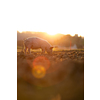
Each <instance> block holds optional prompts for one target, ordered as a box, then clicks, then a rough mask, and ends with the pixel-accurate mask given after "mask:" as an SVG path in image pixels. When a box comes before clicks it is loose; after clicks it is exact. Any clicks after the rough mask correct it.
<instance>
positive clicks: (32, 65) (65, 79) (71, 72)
mask: <svg viewBox="0 0 100 100" xmlns="http://www.w3.org/2000/svg"><path fill="white" fill-rule="evenodd" d="M17 100H84V50H62V51H53V54H52V55H48V54H47V53H45V54H41V52H32V54H31V55H29V54H27V55H24V53H20V52H17Z"/></svg>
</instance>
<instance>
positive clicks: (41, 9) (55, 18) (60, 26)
mask: <svg viewBox="0 0 100 100" xmlns="http://www.w3.org/2000/svg"><path fill="white" fill-rule="evenodd" d="M89 3H90V2H87V3H86V2H85V1H81V0H33V1H30V0H29V1H28V2H26V1H22V2H20V3H18V10H17V11H18V13H17V18H18V20H17V30H18V31H20V32H22V31H42V32H47V33H48V34H57V33H62V34H71V35H75V34H78V35H79V36H80V35H81V36H84V35H85V33H86V32H85V30H84V29H85V28H86V24H87V23H86V17H87V18H88V10H89V9H86V8H87V7H88V5H89ZM86 14H87V15H86Z"/></svg>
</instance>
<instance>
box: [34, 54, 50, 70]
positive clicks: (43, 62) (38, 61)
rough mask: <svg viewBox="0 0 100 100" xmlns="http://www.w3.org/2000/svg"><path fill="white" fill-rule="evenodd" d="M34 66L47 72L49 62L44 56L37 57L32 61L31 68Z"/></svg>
mask: <svg viewBox="0 0 100 100" xmlns="http://www.w3.org/2000/svg"><path fill="white" fill-rule="evenodd" d="M35 66H43V67H44V68H45V69H46V70H47V69H48V68H49V67H50V61H49V60H48V59H47V58H46V57H44V56H39V57H37V58H35V59H34V61H33V67H35Z"/></svg>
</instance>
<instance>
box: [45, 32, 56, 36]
mask: <svg viewBox="0 0 100 100" xmlns="http://www.w3.org/2000/svg"><path fill="white" fill-rule="evenodd" d="M47 34H49V35H56V34H57V33H56V32H47Z"/></svg>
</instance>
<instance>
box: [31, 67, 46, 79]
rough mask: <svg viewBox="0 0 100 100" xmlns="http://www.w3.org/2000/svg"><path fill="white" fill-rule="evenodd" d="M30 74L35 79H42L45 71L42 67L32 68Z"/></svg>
mask: <svg viewBox="0 0 100 100" xmlns="http://www.w3.org/2000/svg"><path fill="white" fill-rule="evenodd" d="M32 74H33V76H34V77H35V78H43V77H44V76H45V74H46V70H45V68H44V67H43V66H34V67H33V69H32Z"/></svg>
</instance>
